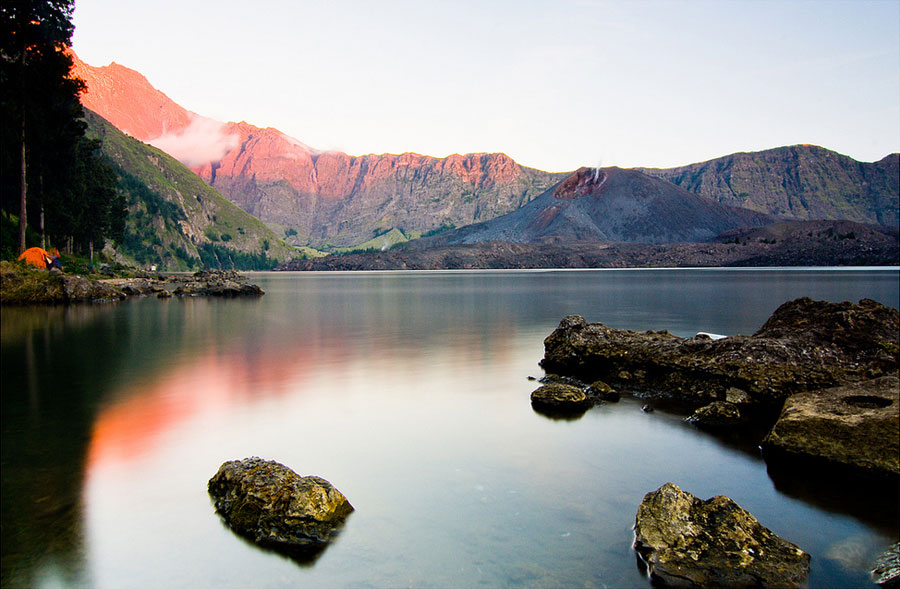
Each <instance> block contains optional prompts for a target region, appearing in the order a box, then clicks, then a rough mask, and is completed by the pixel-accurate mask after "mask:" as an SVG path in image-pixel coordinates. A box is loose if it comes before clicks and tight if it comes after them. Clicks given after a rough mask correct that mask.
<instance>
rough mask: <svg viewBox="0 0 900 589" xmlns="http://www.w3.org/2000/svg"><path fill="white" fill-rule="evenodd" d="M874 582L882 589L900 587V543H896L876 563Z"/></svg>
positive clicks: (873, 574)
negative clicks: (883, 588) (884, 588)
mask: <svg viewBox="0 0 900 589" xmlns="http://www.w3.org/2000/svg"><path fill="white" fill-rule="evenodd" d="M872 581H873V582H874V583H875V584H876V585H881V586H882V587H892V588H895V587H900V542H895V543H894V545H893V546H891V547H890V548H888V549H887V550H886V551H885V552H884V553H883V554H882V555H881V556H879V557H878V560H877V561H875V568H873V569H872Z"/></svg>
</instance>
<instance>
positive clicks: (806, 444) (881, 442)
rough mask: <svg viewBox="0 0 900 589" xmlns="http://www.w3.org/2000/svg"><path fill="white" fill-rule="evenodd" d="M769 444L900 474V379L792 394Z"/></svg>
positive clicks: (780, 450) (769, 448) (770, 448)
mask: <svg viewBox="0 0 900 589" xmlns="http://www.w3.org/2000/svg"><path fill="white" fill-rule="evenodd" d="M763 448H764V450H765V451H766V452H768V453H770V454H786V455H789V456H808V457H813V458H817V459H821V460H824V461H827V462H831V463H837V464H840V465H845V466H848V467H852V468H854V469H858V470H862V471H866V472H868V473H870V474H887V475H892V476H895V477H896V476H900V379H898V378H897V377H896V376H885V377H882V378H878V379H873V380H868V381H865V382H861V383H855V384H850V385H844V386H841V387H835V388H831V389H826V390H822V391H816V392H810V393H800V394H797V395H793V396H791V397H789V398H788V399H787V401H785V404H784V408H783V409H782V411H781V416H780V417H779V418H778V421H777V422H776V423H775V426H774V427H773V428H772V431H771V432H770V433H769V435H768V436H766V438H765V440H763Z"/></svg>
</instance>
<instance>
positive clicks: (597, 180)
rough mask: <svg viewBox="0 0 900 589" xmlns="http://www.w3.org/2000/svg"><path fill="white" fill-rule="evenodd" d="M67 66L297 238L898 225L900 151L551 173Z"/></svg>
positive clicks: (332, 243)
mask: <svg viewBox="0 0 900 589" xmlns="http://www.w3.org/2000/svg"><path fill="white" fill-rule="evenodd" d="M74 73H75V74H76V75H78V76H79V77H81V78H82V79H84V80H85V82H86V84H87V88H88V90H87V92H86V93H85V94H84V95H83V96H82V102H83V103H84V104H85V105H86V106H87V107H88V108H90V109H92V110H94V111H96V112H98V113H99V114H100V115H101V116H102V117H104V118H106V119H107V120H109V121H110V122H111V123H112V124H113V125H115V126H116V127H118V128H119V129H121V130H122V131H124V132H125V133H127V134H129V135H131V136H133V137H135V138H136V139H140V140H141V141H144V142H147V143H150V144H152V145H155V146H157V147H159V148H160V149H162V150H164V151H166V152H167V153H169V154H170V155H172V156H173V157H175V158H177V159H179V160H180V161H181V162H182V163H184V164H185V165H187V166H188V167H190V169H191V170H192V171H193V172H195V173H196V174H197V175H199V177H200V178H202V179H203V180H204V181H205V182H206V183H207V184H208V185H210V186H211V187H212V188H214V189H215V190H216V191H218V192H219V193H221V195H223V196H224V197H226V198H227V199H228V200H229V201H231V202H232V203H234V204H236V205H238V206H239V207H240V208H241V209H243V210H244V211H246V212H247V213H249V214H250V215H253V216H255V217H257V218H258V219H261V220H262V221H263V222H265V224H266V225H267V226H268V227H269V228H270V229H271V230H272V231H274V235H275V236H277V237H278V238H282V239H284V240H286V241H287V242H288V243H291V244H293V245H297V246H306V245H308V246H312V247H315V248H318V249H324V250H329V251H341V250H342V249H343V250H346V249H352V248H358V249H364V248H369V249H385V248H389V247H391V246H394V245H396V244H398V243H400V242H405V241H408V240H416V241H414V242H413V244H411V247H412V248H413V249H422V248H426V247H436V246H447V245H452V244H474V243H482V242H498V241H506V242H519V243H543V244H547V243H566V242H619V243H689V242H709V241H710V240H713V239H714V238H716V236H718V235H720V234H721V233H722V232H724V231H729V230H738V229H745V228H753V227H760V226H764V225H768V224H770V223H772V222H774V221H777V220H831V221H840V220H849V221H854V222H858V223H876V224H881V225H884V226H887V227H896V226H897V225H898V193H900V186H898V185H900V179H898V173H900V155H898V154H892V155H890V156H888V157H886V158H884V159H883V160H881V161H879V162H874V163H871V164H870V163H864V162H857V161H856V160H853V159H852V158H848V157H846V156H843V155H840V154H837V153H835V152H832V151H829V150H827V149H824V148H820V147H815V146H806V145H800V146H791V147H781V148H776V149H771V150H766V151H762V152H757V153H738V154H732V155H729V156H724V157H721V158H717V159H715V160H711V161H708V162H701V163H697V164H692V165H690V166H682V167H679V168H672V169H650V168H635V169H630V170H628V169H619V168H604V169H599V170H598V169H592V168H582V169H580V170H577V171H575V172H572V173H563V174H551V173H548V172H543V171H540V170H536V169H532V168H527V167H524V166H520V165H519V164H517V163H516V162H515V161H513V160H512V159H511V158H509V157H508V156H506V155H505V154H502V153H477V154H466V155H451V156H448V157H445V158H435V157H430V156H424V155H419V154H414V153H404V154H381V155H374V154H369V155H363V156H351V155H347V154H345V153H340V152H333V151H320V150H317V149H315V148H314V147H310V146H308V145H306V144H304V143H303V142H301V141H299V140H297V139H295V138H293V137H290V136H288V135H286V134H284V133H282V132H281V131H279V130H277V129H274V128H271V127H269V128H261V127H257V126H255V125H252V124H250V123H247V122H229V123H222V122H219V121H214V120H212V119H208V118H206V117H202V116H201V115H198V114H197V113H193V112H190V111H188V110H186V109H184V108H182V107H181V106H179V105H178V104H176V103H175V102H174V101H172V100H171V99H170V98H168V97H167V96H166V95H165V94H163V93H162V92H160V91H159V90H157V89H155V88H153V86H152V85H151V84H150V83H149V82H148V81H147V79H146V78H144V77H143V76H142V75H141V74H139V73H138V72H135V71H134V70H130V69H129V68H126V67H124V66H121V65H118V64H115V63H113V64H110V65H109V66H106V67H92V66H89V65H87V64H84V63H83V62H80V61H78V60H77V58H76V67H75V71H74ZM419 238H422V239H419Z"/></svg>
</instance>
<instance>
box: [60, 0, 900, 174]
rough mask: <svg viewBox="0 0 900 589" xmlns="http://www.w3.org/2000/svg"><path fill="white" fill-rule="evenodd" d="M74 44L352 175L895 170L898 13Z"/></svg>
mask: <svg viewBox="0 0 900 589" xmlns="http://www.w3.org/2000/svg"><path fill="white" fill-rule="evenodd" d="M74 24H75V34H74V37H73V48H74V50H75V52H76V53H77V54H78V56H79V57H80V58H81V59H82V60H83V61H85V62H86V63H88V64H90V65H94V66H103V65H108V64H109V63H110V62H112V61H115V62H116V63H119V64H121V65H124V66H127V67H130V68H132V69H135V70H137V71H139V72H141V73H142V74H143V75H145V76H146V77H147V78H148V79H149V81H150V82H151V83H152V84H153V85H154V86H155V87H156V88H157V89H159V90H160V91H162V92H163V93H165V94H166V95H168V96H169V97H170V98H172V99H173V100H174V101H175V102H177V103H178V104H180V105H181V106H183V107H185V108H187V109H188V110H191V111H193V112H196V113H198V114H200V115H203V116H206V117H211V118H213V119H216V120H220V121H247V122H249V123H252V124H254V125H257V126H260V127H275V128H277V129H279V130H280V131H282V132H284V133H286V134H288V135H290V136H292V137H294V138H296V139H299V140H300V141H302V142H303V143H305V144H307V145H310V146H313V147H315V148H317V149H321V150H339V151H343V152H346V153H349V154H351V155H363V154H367V153H403V152H407V151H412V152H416V153H421V154H425V155H431V156H437V157H443V156H447V155H450V154H452V153H473V152H503V153H506V154H507V155H509V156H510V157H512V158H513V159H515V160H516V161H517V162H519V163H520V164H523V165H526V166H530V167H535V168H539V169H542V170H546V171H554V172H556V171H566V170H572V169H575V168H578V167H580V166H598V165H602V166H610V165H617V166H622V167H634V166H647V167H674V166H678V165H684V164H689V163H693V162H698V161H704V160H708V159H712V158H714V157H719V156H723V155H727V154H730V153H735V152H739V151H757V150H762V149H769V148H772V147H778V146H782V145H794V144H798V143H810V144H814V145H821V146H823V147H827V148H828V149H832V150H835V151H837V152H840V153H843V154H845V155H849V156H851V157H853V158H856V159H858V160H860V161H874V160H879V159H881V158H882V157H884V156H886V155H887V154H889V153H893V152H898V151H900V0H852V1H847V0H844V1H828V0H815V1H799V0H780V1H768V0H753V1H744V0H717V1H714V2H706V1H702V0H692V1H689V2H681V1H677V0H659V1H651V0H635V1H630V2H625V1H619V2H610V1H603V0H546V1H540V0H514V1H507V0H415V1H408V2H407V1H403V0H398V1H394V0H382V1H373V0H316V1H307V0H217V1H214V2H213V1H199V0H154V1H153V2H123V1H122V0H75V14H74Z"/></svg>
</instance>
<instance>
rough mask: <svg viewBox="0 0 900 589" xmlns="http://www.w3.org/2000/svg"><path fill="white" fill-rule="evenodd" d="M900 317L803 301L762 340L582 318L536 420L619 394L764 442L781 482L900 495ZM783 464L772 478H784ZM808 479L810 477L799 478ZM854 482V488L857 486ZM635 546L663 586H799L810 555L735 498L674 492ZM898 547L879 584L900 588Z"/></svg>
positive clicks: (867, 305) (878, 307)
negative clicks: (793, 477) (848, 484)
mask: <svg viewBox="0 0 900 589" xmlns="http://www.w3.org/2000/svg"><path fill="white" fill-rule="evenodd" d="M898 340H900V313H898V311H897V310H896V309H892V308H889V307H886V306H884V305H882V304H880V303H877V302H875V301H872V300H866V299H863V300H861V301H859V303H857V304H853V303H849V302H843V303H832V302H826V301H813V300H812V299H809V298H801V299H796V300H793V301H789V302H787V303H784V304H783V305H781V306H780V307H779V308H778V309H777V310H776V311H775V312H774V313H773V314H772V316H771V317H770V318H769V319H768V321H766V322H765V324H764V325H763V326H762V327H761V328H760V329H759V330H758V331H757V332H756V333H754V334H753V335H751V336H743V335H734V336H730V337H724V338H721V339H713V338H712V337H710V336H708V335H703V334H698V335H697V336H694V337H691V338H680V337H676V336H674V335H672V334H671V333H669V332H668V331H646V332H634V331H628V330H621V329H613V328H610V327H607V326H605V325H603V324H601V323H588V322H587V321H585V319H584V318H583V317H580V316H577V315H571V316H568V317H566V318H564V319H563V320H562V321H561V322H560V324H559V327H557V328H556V330H554V331H553V333H551V334H550V335H549V336H548V337H547V338H546V339H545V340H544V358H543V360H541V366H542V367H543V368H544V370H545V371H546V372H547V373H548V374H547V376H545V377H544V378H543V379H541V380H542V382H543V385H542V386H541V387H539V388H538V389H536V390H535V391H534V392H533V393H532V396H531V402H532V406H533V408H534V410H535V411H537V412H539V413H541V414H544V415H548V416H551V417H559V418H570V419H571V418H573V417H572V416H575V417H574V418H577V416H580V415H581V414H583V413H584V412H586V411H587V410H588V409H589V408H590V407H591V406H592V405H594V404H598V403H602V402H606V401H614V400H616V399H617V398H618V397H617V394H618V393H619V392H623V393H629V394H632V395H635V396H637V397H639V398H641V399H643V400H645V401H646V403H647V404H646V405H645V410H648V409H649V408H650V407H652V405H653V404H660V405H663V406H669V407H672V408H675V407H678V408H679V409H680V410H681V411H687V412H689V411H691V410H693V414H691V415H690V417H688V418H687V421H689V422H691V423H693V424H694V425H696V426H697V427H698V428H701V429H704V430H708V431H712V432H716V433H720V432H723V431H724V432H727V433H728V435H731V436H735V435H736V436H738V437H739V438H742V439H743V440H744V441H745V442H748V443H747V444H746V446H747V447H748V448H749V447H752V448H757V447H760V448H761V449H762V452H763V456H764V458H765V460H766V462H767V464H768V465H769V468H770V473H773V472H776V473H777V472H781V473H783V472H785V470H784V466H785V465H787V467H788V469H790V470H791V471H793V472H795V473H803V472H811V471H815V472H816V473H817V475H820V476H823V477H824V476H829V475H830V476H831V477H832V478H835V479H840V480H841V481H844V480H854V481H858V482H859V483H865V484H861V485H859V489H860V492H864V493H865V492H869V491H865V490H863V489H871V488H873V487H872V486H873V485H874V488H877V489H878V491H879V493H885V494H886V495H888V496H891V497H893V498H892V499H890V501H894V500H895V499H894V498H895V497H896V492H897V488H898V486H900V378H898V376H900V375H898V368H900V346H898V344H900V341H898ZM773 469H774V470H773ZM798 476H802V474H801V475H798ZM848 476H849V479H848V478H847V477H848ZM634 530H635V540H634V549H635V551H636V552H637V554H638V556H639V559H640V562H641V563H642V566H643V567H644V570H645V572H646V573H647V575H648V577H649V578H650V579H651V581H653V582H654V583H660V584H663V585H666V586H668V585H672V586H679V587H707V586H729V587H742V586H743V587H756V586H778V587H800V586H804V585H805V582H806V578H807V574H808V570H809V562H810V556H809V554H807V553H806V552H804V551H803V550H802V549H801V548H799V547H797V546H795V545H793V544H791V543H790V542H788V541H786V540H784V539H782V538H779V537H778V536H776V535H774V534H773V533H772V532H771V531H769V530H768V529H766V528H765V527H763V526H762V525H761V524H760V523H759V522H758V521H757V520H756V519H755V518H754V517H753V516H752V515H751V514H750V513H748V512H746V511H745V510H743V509H742V508H740V507H739V506H738V505H737V504H736V503H735V502H734V501H732V500H731V499H730V498H728V497H724V496H717V497H713V498H711V499H708V500H705V501H702V500H700V499H698V498H697V497H694V496H693V495H691V494H690V493H686V492H684V491H682V490H681V489H679V488H678V487H677V486H676V485H675V484H673V483H666V484H665V485H663V486H662V487H660V488H659V489H657V490H656V491H653V492H650V493H648V494H647V495H646V496H645V498H644V500H643V502H642V503H641V504H640V506H639V507H638V511H637V515H636V519H635V528H634ZM896 554H897V549H896V545H895V546H894V547H893V548H891V549H890V550H889V551H888V552H886V553H885V555H884V556H883V557H882V558H881V559H879V561H878V562H877V563H873V565H872V566H873V569H872V579H873V581H875V582H876V583H877V584H880V585H883V586H896V583H897V578H898V573H897V571H898V569H900V567H898V566H897V557H896Z"/></svg>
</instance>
